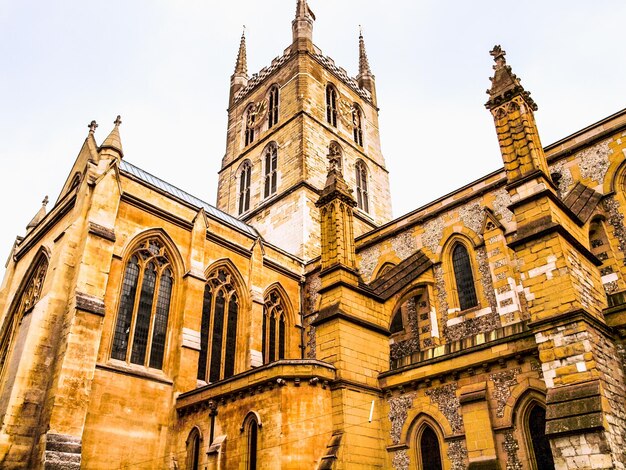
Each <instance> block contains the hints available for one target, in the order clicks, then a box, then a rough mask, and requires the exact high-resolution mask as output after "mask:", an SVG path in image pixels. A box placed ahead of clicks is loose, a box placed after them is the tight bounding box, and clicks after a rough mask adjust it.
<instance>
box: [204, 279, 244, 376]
mask: <svg viewBox="0 0 626 470" xmlns="http://www.w3.org/2000/svg"><path fill="white" fill-rule="evenodd" d="M238 315H239V301H238V298H237V292H236V291H235V288H234V286H233V283H232V280H231V275H230V273H229V272H228V271H227V270H226V269H223V268H220V269H217V270H216V271H214V272H213V273H212V274H211V275H210V276H209V280H208V281H207V284H206V286H205V288H204V300H203V304H202V325H201V330H200V357H199V359H198V379H200V380H205V381H207V382H217V381H218V380H222V379H227V378H228V377H231V376H233V375H234V374H235V353H236V345H237V317H238ZM209 339H210V341H209ZM207 370H208V374H207Z"/></svg>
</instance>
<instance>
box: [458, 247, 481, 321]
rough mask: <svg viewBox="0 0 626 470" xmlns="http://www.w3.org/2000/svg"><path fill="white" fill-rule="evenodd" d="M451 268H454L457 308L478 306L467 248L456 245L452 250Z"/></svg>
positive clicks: (463, 308) (464, 308)
mask: <svg viewBox="0 0 626 470" xmlns="http://www.w3.org/2000/svg"><path fill="white" fill-rule="evenodd" d="M452 266H453V268H454V278H455V280H456V289H457V295H458V297H459V307H460V308H461V310H466V309H468V308H473V307H476V306H477V305H478V299H477V297H476V288H475V286H474V275H473V274H472V264H471V262H470V257H469V253H468V252H467V248H465V246H463V245H462V244H461V243H457V245H456V246H455V247H454V249H453V250H452Z"/></svg>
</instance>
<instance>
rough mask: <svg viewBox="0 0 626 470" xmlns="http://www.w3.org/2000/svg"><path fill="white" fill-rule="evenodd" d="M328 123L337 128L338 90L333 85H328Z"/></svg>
mask: <svg viewBox="0 0 626 470" xmlns="http://www.w3.org/2000/svg"><path fill="white" fill-rule="evenodd" d="M326 122H328V123H329V124H330V125H331V126H333V127H337V90H335V87H334V86H332V85H326Z"/></svg>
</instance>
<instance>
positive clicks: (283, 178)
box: [217, 0, 391, 260]
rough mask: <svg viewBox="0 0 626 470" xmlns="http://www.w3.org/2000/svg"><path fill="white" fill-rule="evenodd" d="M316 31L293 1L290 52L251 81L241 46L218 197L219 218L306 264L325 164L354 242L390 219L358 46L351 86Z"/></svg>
mask: <svg viewBox="0 0 626 470" xmlns="http://www.w3.org/2000/svg"><path fill="white" fill-rule="evenodd" d="M314 21H315V15H314V14H313V12H312V11H311V9H310V8H309V6H308V4H307V2H306V0H298V2H297V7H296V16H295V19H294V20H293V22H292V32H293V42H292V44H291V45H290V46H289V47H288V48H287V49H286V50H285V51H284V53H283V55H282V56H280V57H277V58H275V59H274V60H273V61H272V63H271V65H270V66H268V67H265V68H263V69H262V70H261V71H260V72H259V73H256V74H253V75H252V76H251V77H248V74H247V57H246V44H245V37H242V39H241V43H240V47H239V52H238V55H237V61H236V66H235V72H234V74H233V75H232V77H231V90H230V102H229V109H228V131H227V143H226V154H225V156H224V159H223V160H222V167H221V170H220V173H219V185H218V194H217V207H218V208H219V209H221V210H223V211H225V212H227V213H229V214H232V215H234V216H236V217H238V218H240V219H241V220H243V221H245V222H247V223H249V224H251V225H253V226H254V227H255V228H256V229H257V230H258V231H259V233H260V234H261V235H263V237H264V238H266V239H267V240H268V241H270V242H271V243H273V244H275V245H277V246H279V247H281V248H284V249H286V250H287V251H289V252H291V253H294V254H296V255H298V256H300V257H301V258H303V259H305V260H309V259H313V258H315V257H316V256H319V254H320V218H319V210H318V208H317V207H316V206H315V203H316V202H317V200H318V199H319V196H320V194H321V192H322V190H323V188H324V184H325V180H326V173H327V163H328V156H329V155H332V156H334V157H336V160H337V161H338V165H340V167H341V169H342V172H343V174H344V178H345V180H346V183H347V185H348V187H349V188H350V189H351V190H352V191H353V195H354V198H355V200H356V201H357V207H356V208H355V211H354V212H355V217H354V231H355V236H358V235H360V234H362V233H365V232H367V231H369V230H371V229H373V228H375V227H376V226H378V225H381V224H383V223H385V222H387V221H389V220H390V219H391V203H390V195H389V179H388V172H387V169H386V167H385V161H384V158H383V155H382V152H381V148H380V137H379V129H378V108H377V103H376V90H375V79H374V75H373V74H372V72H371V69H370V66H369V62H368V59H367V55H366V50H365V42H364V39H363V36H362V34H361V35H360V36H359V44H358V45H359V47H358V59H359V71H358V75H357V77H356V78H352V77H350V76H349V75H348V73H347V72H346V71H345V70H344V69H343V68H341V67H338V66H337V65H335V63H334V61H333V60H332V59H331V58H329V57H326V56H324V55H323V54H322V51H321V50H320V49H319V48H318V47H316V46H315V45H314V44H313V40H312V38H313V24H314ZM355 52H356V51H355Z"/></svg>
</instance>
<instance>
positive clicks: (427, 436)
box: [418, 425, 443, 470]
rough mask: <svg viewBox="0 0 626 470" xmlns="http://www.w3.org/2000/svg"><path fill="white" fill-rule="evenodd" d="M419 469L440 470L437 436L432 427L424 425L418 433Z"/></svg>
mask: <svg viewBox="0 0 626 470" xmlns="http://www.w3.org/2000/svg"><path fill="white" fill-rule="evenodd" d="M418 449H419V464H420V467H419V468H420V470H442V469H443V465H442V461H441V448H440V446H439V438H438V437H437V434H436V433H435V431H433V428H431V427H430V426H428V425H424V427H423V428H422V431H421V433H420V434H419V435H418Z"/></svg>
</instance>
